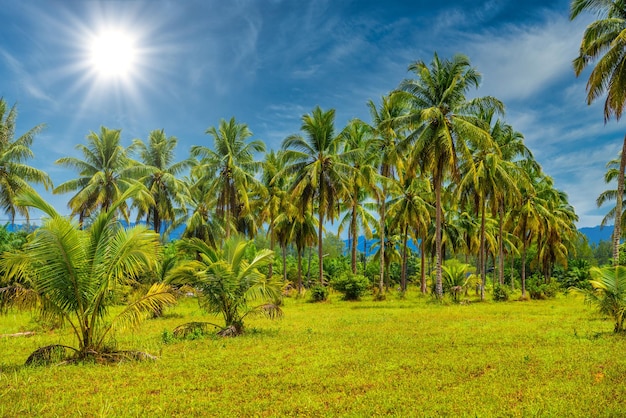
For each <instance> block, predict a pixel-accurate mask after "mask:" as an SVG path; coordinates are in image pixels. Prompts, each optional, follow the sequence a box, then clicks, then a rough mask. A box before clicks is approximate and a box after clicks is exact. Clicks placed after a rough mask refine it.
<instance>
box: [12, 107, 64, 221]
mask: <svg viewBox="0 0 626 418" xmlns="http://www.w3.org/2000/svg"><path fill="white" fill-rule="evenodd" d="M16 119H17V108H16V107H15V106H12V107H11V108H9V107H8V105H7V102H6V101H5V100H4V99H3V98H0V167H2V170H0V206H1V207H2V209H3V210H4V212H5V213H7V214H8V215H9V217H10V218H11V223H15V215H16V214H20V215H22V216H25V217H26V218H28V208H26V207H20V206H19V205H17V203H16V201H15V199H16V196H17V195H18V194H19V193H21V192H22V191H24V190H32V188H31V186H30V184H29V182H32V183H39V184H43V185H44V187H45V188H46V190H48V189H49V188H51V187H52V181H51V180H50V177H48V175H47V174H46V173H45V172H43V171H41V170H37V169H36V168H33V167H31V166H29V165H27V164H26V161H27V160H29V159H31V158H33V156H34V154H33V151H32V150H31V146H32V144H33V139H34V138H35V135H37V134H38V133H39V132H41V130H42V129H43V127H44V126H43V125H37V126H35V127H33V128H31V129H29V130H28V131H26V133H24V134H22V135H21V136H20V137H19V138H15V124H16Z"/></svg>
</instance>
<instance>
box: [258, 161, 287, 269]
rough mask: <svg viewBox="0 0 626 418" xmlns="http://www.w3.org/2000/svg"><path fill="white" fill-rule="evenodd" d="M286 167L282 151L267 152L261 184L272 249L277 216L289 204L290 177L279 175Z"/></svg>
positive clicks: (264, 217) (274, 242) (263, 216)
mask: <svg viewBox="0 0 626 418" xmlns="http://www.w3.org/2000/svg"><path fill="white" fill-rule="evenodd" d="M283 169H284V158H283V155H282V152H278V153H276V152H274V150H271V151H270V152H268V153H267V154H265V160H264V161H263V173H262V175H261V184H262V185H263V193H262V208H261V218H262V219H263V220H264V221H265V222H267V223H268V229H267V235H268V236H269V238H270V250H272V251H274V248H275V246H276V233H275V225H276V218H277V217H278V216H279V215H280V214H281V213H282V212H285V211H286V207H287V206H288V203H289V202H288V193H287V188H288V184H289V179H288V178H287V176H282V175H281V176H279V175H277V174H278V173H279V172H282V171H283ZM272 274H273V265H272V264H270V266H269V275H270V277H271V276H272Z"/></svg>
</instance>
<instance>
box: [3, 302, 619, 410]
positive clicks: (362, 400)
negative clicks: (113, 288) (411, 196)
mask: <svg viewBox="0 0 626 418" xmlns="http://www.w3.org/2000/svg"><path fill="white" fill-rule="evenodd" d="M338 299H339V298H338V297H337V296H336V295H334V296H333V299H332V300H331V301H330V302H328V303H321V304H311V303H306V302H304V301H301V300H293V299H289V300H287V301H286V306H285V318H284V319H283V320H281V321H278V322H269V321H266V320H263V319H261V318H259V319H253V320H252V321H251V322H250V323H249V325H248V331H249V332H248V334H246V335H244V336H242V337H237V338H232V339H222V338H205V339H202V340H194V341H183V342H175V343H171V344H164V343H163V342H162V339H161V334H162V332H163V331H164V330H171V329H173V328H174V327H175V326H176V325H179V324H181V323H183V322H188V321H192V320H210V319H212V318H207V317H206V316H205V315H204V314H203V313H202V312H201V311H200V310H199V309H198V307H197V305H195V304H194V301H193V300H185V301H183V302H182V303H181V304H180V305H179V306H177V307H176V308H174V309H171V310H169V311H168V315H167V316H166V317H165V318H161V319H157V320H150V321H147V322H145V323H143V324H142V325H141V327H140V328H139V329H137V330H136V331H135V332H134V333H131V332H129V333H127V334H125V335H123V336H119V338H118V344H119V346H120V348H133V349H140V350H146V351H149V352H151V353H153V354H157V355H159V356H160V359H159V360H158V361H156V362H141V363H121V364H117V365H113V366H100V365H90V364H87V365H72V366H56V367H37V368H35V367H23V366H21V364H23V362H24V360H25V359H26V358H27V357H28V355H29V354H30V352H32V351H33V350H34V349H36V348H37V347H40V346H43V345H46V344H51V343H65V344H71V336H70V334H69V333H67V332H66V331H55V332H40V333H38V334H37V335H35V336H33V337H29V338H6V337H5V338H0V355H1V357H0V416H19V415H23V416H26V415H29V416H30V415H38V416H59V415H61V416H67V415H80V414H82V415H87V416H194V415H196V416H210V415H212V416H216V415H219V416H285V415H299V416H306V415H309V416H373V415H395V416H433V415H452V416H496V415H497V416H538V415H543V416H565V415H568V416H571V415H574V416H609V415H613V416H623V415H626V403H625V402H624V401H623V399H624V397H625V395H626V385H625V383H626V382H625V380H626V356H624V351H625V350H624V348H625V347H626V339H625V338H624V337H622V336H615V335H612V333H611V332H610V331H611V330H612V323H611V321H608V320H607V321H605V320H600V319H599V318H597V317H596V316H594V315H593V314H592V311H591V310H590V308H587V307H585V306H584V305H583V302H582V300H581V299H577V298H574V297H573V296H568V297H565V296H560V297H558V298H557V299H554V300H547V301H530V302H508V303H472V304H469V305H447V306H446V305H443V306H442V305H438V304H434V303H432V302H430V301H429V299H425V298H421V297H419V296H418V295H413V294H411V295H409V296H408V298H407V299H405V300H397V299H395V298H393V297H392V298H390V300H387V301H383V302H373V301H362V302H343V301H339V300H338ZM35 327H36V325H35V323H34V322H32V321H31V319H30V316H29V315H27V314H14V313H11V314H9V315H8V316H5V317H0V334H6V333H13V332H19V331H25V330H30V329H34V328H35Z"/></svg>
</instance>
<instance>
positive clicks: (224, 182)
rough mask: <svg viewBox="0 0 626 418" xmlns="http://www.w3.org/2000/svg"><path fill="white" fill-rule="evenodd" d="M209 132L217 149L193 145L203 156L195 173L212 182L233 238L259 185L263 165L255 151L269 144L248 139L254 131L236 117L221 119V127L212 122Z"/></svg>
mask: <svg viewBox="0 0 626 418" xmlns="http://www.w3.org/2000/svg"><path fill="white" fill-rule="evenodd" d="M206 133H207V134H209V135H211V136H212V137H213V141H214V148H215V149H214V150H212V149H210V148H208V147H206V146H202V145H195V146H193V147H192V148H191V155H192V156H193V157H196V158H199V159H200V163H199V164H198V165H196V166H195V167H194V168H193V174H194V176H196V177H197V178H198V179H199V181H203V182H207V183H209V184H211V189H210V191H209V193H212V194H214V195H216V196H217V207H216V210H217V216H218V217H221V218H223V219H224V229H225V234H226V238H229V237H230V235H231V230H232V229H233V226H234V228H235V229H236V228H237V226H238V225H237V224H238V223H239V222H240V221H241V220H242V219H244V218H245V217H246V216H247V215H249V214H250V212H251V209H250V202H249V200H248V194H249V193H250V192H251V191H252V189H253V188H255V187H257V186H258V180H257V179H256V178H255V175H256V173H257V172H258V170H259V169H260V168H261V163H260V162H259V161H256V160H255V158H254V157H255V155H254V154H255V153H259V152H265V144H264V143H263V141H260V140H253V141H249V142H248V139H249V138H250V137H252V132H251V131H250V130H249V129H248V125H246V124H245V123H238V122H237V121H236V120H235V118H234V117H233V118H231V119H230V120H229V121H228V122H226V121H225V120H224V119H222V120H220V123H219V126H218V127H217V128H215V127H213V126H212V127H210V128H209V129H207V131H206ZM236 230H237V229H236Z"/></svg>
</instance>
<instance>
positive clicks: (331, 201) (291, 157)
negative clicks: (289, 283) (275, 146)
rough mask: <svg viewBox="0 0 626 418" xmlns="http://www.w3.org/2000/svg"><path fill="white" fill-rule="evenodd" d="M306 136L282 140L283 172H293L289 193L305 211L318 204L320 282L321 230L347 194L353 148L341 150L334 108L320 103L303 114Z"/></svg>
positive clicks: (321, 270) (322, 272) (322, 276)
mask: <svg viewBox="0 0 626 418" xmlns="http://www.w3.org/2000/svg"><path fill="white" fill-rule="evenodd" d="M300 129H301V130H302V131H303V132H304V134H305V136H302V135H297V134H295V135H290V136H289V137H287V138H285V140H284V141H283V149H284V150H285V160H286V161H287V166H286V167H285V169H284V172H283V173H281V174H280V175H284V174H285V173H286V174H288V175H294V176H295V177H294V180H293V183H292V185H291V187H290V192H291V193H292V194H293V196H294V197H295V198H296V199H297V200H298V202H299V207H300V208H301V211H302V213H305V212H306V211H307V210H308V209H309V208H311V207H313V205H314V203H315V206H317V215H318V220H317V222H318V226H317V228H318V235H317V250H318V251H317V253H318V259H319V277H318V279H319V282H320V283H323V282H324V264H323V262H324V261H323V252H322V231H323V228H324V222H325V221H326V220H331V221H332V220H333V219H335V217H336V216H337V215H338V213H339V202H340V198H341V197H342V196H346V195H347V193H348V189H347V184H348V180H347V178H348V177H347V176H348V173H350V171H351V167H350V166H349V165H348V164H347V161H348V158H349V157H350V154H354V153H355V152H353V151H347V152H342V149H341V141H342V137H341V136H336V135H335V110H334V109H330V110H327V111H323V110H322V109H321V108H320V107H319V106H318V107H316V108H315V109H313V112H311V114H306V115H304V116H302V126H301V128H300Z"/></svg>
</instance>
